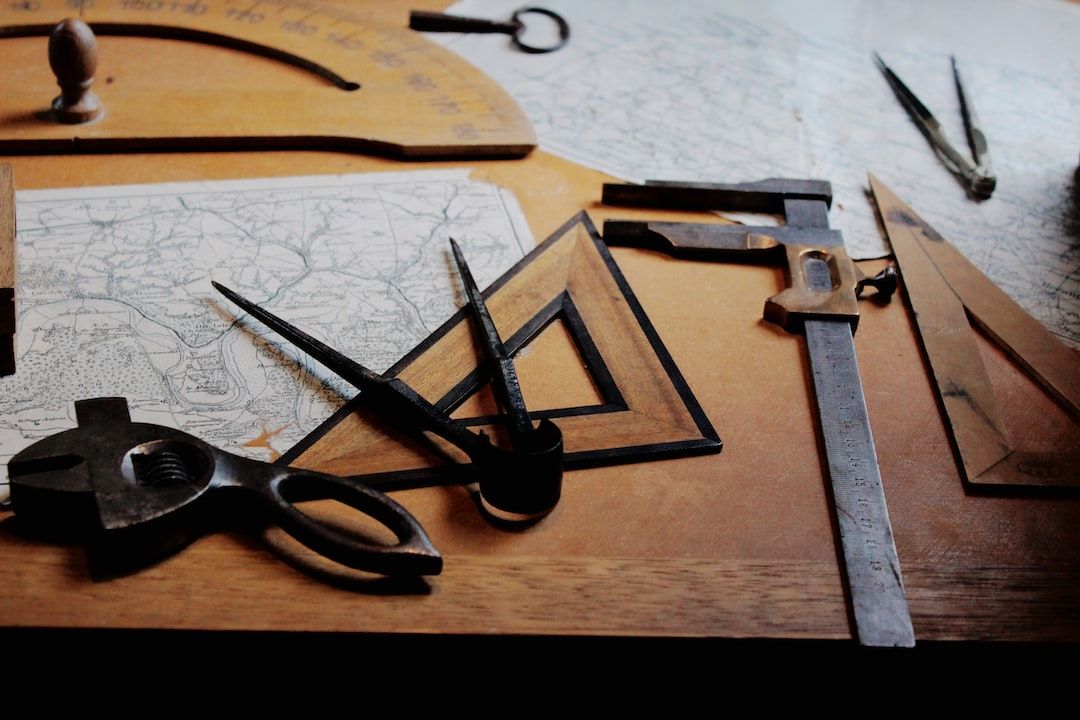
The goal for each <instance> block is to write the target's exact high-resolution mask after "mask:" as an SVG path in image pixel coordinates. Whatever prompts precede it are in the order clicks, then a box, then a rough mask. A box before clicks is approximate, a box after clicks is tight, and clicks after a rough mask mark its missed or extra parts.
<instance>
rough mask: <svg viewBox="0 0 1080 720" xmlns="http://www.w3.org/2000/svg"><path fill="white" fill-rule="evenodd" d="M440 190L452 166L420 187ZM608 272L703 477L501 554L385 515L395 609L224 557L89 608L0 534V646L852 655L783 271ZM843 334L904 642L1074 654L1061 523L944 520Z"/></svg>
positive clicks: (541, 529)
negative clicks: (736, 647)
mask: <svg viewBox="0 0 1080 720" xmlns="http://www.w3.org/2000/svg"><path fill="white" fill-rule="evenodd" d="M416 5H417V6H422V4H421V3H417V4H416ZM406 9H407V8H405V7H404V6H401V7H400V8H398V9H396V10H395V12H400V14H401V15H402V17H403V16H404V14H405V10H406ZM149 49H150V48H148V47H147V46H146V45H143V44H142V43H137V42H135V41H132V44H131V45H130V46H128V47H126V48H125V52H130V53H137V52H146V51H148V50H149ZM249 72H252V73H254V72H255V68H254V67H252V68H249ZM267 72H269V73H273V72H276V70H274V69H268V70H267ZM11 162H12V164H13V165H14V167H15V170H16V175H17V178H18V183H19V187H20V188H35V187H64V186H71V185H85V184H116V183H130V182H159V181H186V180H201V179H208V180H209V179H223V178H231V177H238V176H250V177H258V176H282V175H295V174H323V173H336V172H362V171H378V170H403V169H410V168H416V167H421V166H417V165H415V164H405V163H400V162H396V161H393V160H388V159H378V158H364V157H357V156H354V155H349V154H343V153H312V152H294V153H283V152H260V153H176V154H170V155H166V156H160V155H157V156H155V155H128V156H115V155H100V156H94V157H90V156H68V157H18V158H13V159H11ZM447 166H457V167H460V166H461V165H460V164H452V163H445V162H439V163H431V164H425V165H423V166H422V167H425V168H427V167H447ZM468 166H469V167H473V168H475V169H474V171H473V177H475V178H478V179H483V180H488V181H491V182H496V183H499V184H500V185H503V186H505V187H508V188H510V189H511V190H512V191H513V192H514V193H515V194H516V195H517V197H518V199H519V201H520V202H521V204H522V207H523V209H524V211H525V214H526V216H527V218H528V219H529V222H530V225H531V228H532V230H533V234H534V235H535V236H536V237H538V238H543V237H546V236H547V235H549V234H550V233H552V232H553V231H554V230H556V229H557V228H558V227H559V226H560V225H561V224H562V223H563V222H564V221H565V219H566V218H567V217H570V216H571V215H573V214H574V213H576V212H578V211H580V210H582V209H586V210H587V211H588V212H589V214H590V216H591V217H592V218H593V220H594V222H596V223H597V224H598V225H599V224H600V223H602V221H603V220H604V219H607V218H613V217H621V218H631V219H642V220H644V219H653V218H658V219H665V218H666V219H672V220H689V221H706V220H708V219H709V216H708V215H704V214H693V213H674V212H671V213H658V212H647V211H639V210H633V209H626V208H610V209H609V208H605V207H603V206H601V205H600V204H599V199H600V188H601V184H602V183H603V182H605V181H608V182H610V181H614V180H615V178H611V177H609V176H606V175H604V174H602V173H598V172H594V171H591V170H587V169H584V168H581V167H579V166H576V165H574V164H572V163H569V162H566V161H563V160H560V159H558V158H555V157H552V156H550V155H547V154H545V153H542V152H538V153H534V154H533V155H531V156H530V157H528V158H527V159H524V160H516V161H509V162H506V161H502V162H497V161H482V162H473V163H468ZM841 201H842V202H861V201H862V199H861V198H847V199H846V200H845V199H841ZM714 220H715V218H714ZM612 254H613V256H614V257H615V259H616V261H617V262H618V263H619V266H620V268H621V270H622V272H623V274H624V275H625V277H626V279H627V281H628V283H629V285H630V286H631V287H632V288H633V290H634V294H635V296H636V297H637V299H638V300H639V301H640V302H641V305H642V307H643V308H644V310H645V311H646V313H647V314H648V316H649V318H650V319H651V321H652V323H653V325H654V326H655V328H656V330H657V333H658V334H659V336H660V338H661V339H662V340H663V342H664V345H665V346H666V347H667V349H668V350H669V351H670V353H671V355H672V357H673V359H674V360H675V362H676V363H677V365H678V367H679V368H680V370H681V372H682V374H683V376H684V378H685V380H686V382H687V385H688V386H689V387H690V388H691V389H692V390H693V392H694V394H695V396H696V397H697V399H698V400H699V402H700V403H701V406H702V409H703V411H704V413H705V416H706V417H707V418H708V419H709V421H710V422H711V423H712V424H713V425H714V426H715V427H716V428H717V429H718V431H719V432H720V433H721V435H722V436H723V438H724V451H723V452H722V453H720V454H717V455H710V456H701V457H692V458H681V459H674V460H665V461H662V462H656V463H645V464H635V465H627V466H620V467H609V468H594V469H589V470H577V471H572V472H570V473H568V474H567V478H566V482H565V493H564V497H563V499H562V501H561V502H560V504H559V506H558V507H557V508H556V510H555V512H554V513H553V514H552V515H551V516H550V517H548V518H546V519H545V520H544V521H543V522H541V523H539V524H538V525H536V526H534V527H532V528H530V529H529V530H528V531H527V532H523V533H506V532H502V531H499V530H496V529H494V528H492V527H491V526H489V525H488V524H486V523H485V521H484V520H483V519H482V518H481V516H480V515H479V514H478V513H477V511H476V508H475V506H474V505H473V502H472V500H471V498H470V496H469V493H468V491H467V490H466V489H465V488H462V487H446V488H424V489H416V490H408V491H403V492H397V493H395V494H394V496H395V498H396V499H397V500H399V501H400V502H402V503H404V504H405V505H406V506H407V507H408V508H409V509H410V510H411V511H412V512H414V513H415V514H416V515H417V517H418V518H419V519H420V520H421V521H422V522H423V523H424V525H425V527H427V528H428V530H429V532H430V533H431V536H432V539H433V541H434V542H435V544H436V545H437V546H438V547H439V549H440V550H441V551H442V552H443V555H444V557H445V559H446V570H445V572H444V574H443V575H441V576H439V577H437V578H434V579H432V580H431V581H430V583H429V584H427V585H426V586H420V587H409V588H396V589H397V590H399V591H400V592H399V593H398V594H387V591H388V590H391V589H395V588H386V587H385V585H380V584H378V583H372V582H371V581H370V580H368V579H355V578H343V577H340V576H339V577H338V578H337V579H336V584H334V585H329V584H326V583H323V582H321V581H319V580H317V579H314V578H312V577H309V576H308V575H305V574H303V573H300V572H297V571H295V570H294V569H292V568H291V567H289V566H287V565H285V564H283V563H281V562H280V561H279V560H278V559H277V557H275V556H274V555H273V554H272V552H271V551H270V549H269V548H268V547H267V546H264V545H262V544H260V543H258V542H255V541H253V540H251V539H249V538H247V537H245V536H241V535H232V534H226V535H216V536H213V537H208V538H206V539H204V540H201V541H199V542H197V543H195V544H194V545H192V546H191V547H189V548H187V549H186V550H185V551H184V552H182V553H180V554H179V555H177V556H175V557H173V558H171V559H169V560H168V561H166V562H164V563H163V564H161V565H159V566H156V567H154V568H151V569H149V570H147V571H145V572H142V573H139V574H137V575H132V576H129V577H125V578H120V579H117V580H113V581H109V582H93V581H92V580H90V578H89V574H88V568H87V565H86V559H85V556H84V554H83V553H82V551H81V550H80V549H78V548H75V547H64V546H55V545H48V544H44V543H39V542H36V541H34V540H32V539H28V538H24V537H21V536H19V535H18V534H16V533H15V529H14V524H13V523H12V522H11V518H10V517H9V516H4V515H3V514H0V585H2V586H3V587H4V588H5V591H4V601H3V603H0V626H8V627H11V626H20V627H26V626H60V627H162V628H188V629H194V628H218V629H258V630H328V631H364V632H414V633H479V634H504V633H505V634H514V633H519V634H520V633H525V634H532V633H551V634H561V635H587V634H604V635H674V636H689V635H708V636H729V637H798V638H810V637H814V638H847V637H850V630H849V626H848V620H847V613H846V608H845V605H844V593H843V587H842V584H841V574H840V572H839V569H838V566H837V554H836V549H835V534H834V531H833V528H832V524H831V522H830V519H829V518H830V510H829V504H828V502H827V497H826V489H825V488H826V483H825V479H824V475H823V472H822V467H821V465H820V463H819V462H818V460H817V458H818V457H819V455H818V439H817V437H816V435H815V431H814V416H813V413H812V410H811V407H812V404H811V403H812V398H811V394H810V386H809V382H810V381H809V377H808V376H807V373H806V369H805V368H806V363H805V358H804V357H803V348H802V343H801V340H800V339H798V338H797V337H794V336H791V335H788V334H786V333H784V332H782V331H780V330H779V329H777V328H776V327H774V326H772V325H770V324H768V323H766V322H765V321H764V320H762V318H761V307H762V303H763V301H764V299H765V298H766V297H770V296H772V295H775V294H776V293H777V292H778V291H779V290H780V289H781V288H782V285H783V278H782V277H781V273H780V271H779V270H778V269H773V268H763V267H751V266H737V265H723V264H716V263H695V262H687V261H681V260H675V259H673V258H669V257H665V256H662V255H659V254H655V253H651V252H648V251H642V250H633V249H623V248H616V249H614V250H613V251H612ZM880 267H881V263H864V264H862V269H863V270H864V272H866V273H867V274H872V273H873V272H876V271H877V270H878V269H880ZM862 313H863V317H862V320H861V322H860V324H859V331H858V334H857V335H856V338H855V342H856V349H857V353H858V357H859V365H860V368H861V369H862V376H863V382H864V386H865V390H866V399H867V404H868V408H869V413H870V418H871V423H872V425H873V431H874V437H875V440H876V442H877V448H878V454H879V459H880V464H881V471H882V477H883V480H884V484H885V491H886V494H887V496H888V501H889V510H890V515H891V518H892V522H893V529H894V532H895V535H896V543H897V549H898V552H899V555H900V560H901V564H902V566H903V572H904V580H905V585H906V588H907V592H908V596H909V601H910V605H911V611H912V616H913V622H914V626H915V631H916V636H917V638H918V639H919V640H930V639H947V638H970V639H996V640H1044V641H1055V642H1059V641H1066V640H1072V641H1080V502H1078V501H1076V500H1071V499H1068V500H1054V499H1050V498H1041V497H1035V498H1010V497H991V496H974V495H968V494H966V493H965V491H964V489H963V484H962V483H961V481H960V473H959V470H958V468H957V465H956V462H955V460H954V458H953V454H952V452H951V448H950V444H949V437H948V434H947V431H946V428H945V426H944V424H943V423H942V421H941V419H940V415H939V413H938V408H937V405H936V401H935V398H934V394H933V391H932V388H931V385H930V382H929V380H928V377H927V374H926V368H925V366H924V364H923V361H922V358H921V355H920V351H919V346H918V344H917V341H916V337H915V335H914V331H913V328H912V326H911V324H910V322H909V319H908V316H907V312H906V310H905V308H904V306H903V303H902V302H898V301H896V300H894V301H893V303H892V304H891V305H888V306H885V307H878V306H876V305H874V304H872V303H863V305H862ZM552 345H553V346H554V347H553V349H552V351H551V352H552V354H551V355H550V356H549V355H548V354H547V350H545V349H544V348H540V347H538V348H536V350H535V351H534V352H531V353H529V354H527V355H526V356H525V357H523V358H522V359H521V362H520V364H519V370H520V372H521V374H522V382H523V384H525V385H526V386H528V387H531V388H533V391H534V395H535V397H537V398H539V399H541V400H542V399H544V398H553V399H555V400H557V401H558V402H562V401H563V399H565V398H564V396H563V395H562V394H561V393H564V392H565V388H563V387H562V386H563V385H566V384H568V383H567V382H565V381H564V380H563V378H562V377H561V375H560V373H559V372H558V370H557V368H559V367H562V365H561V363H562V362H563V360H564V359H565V358H564V357H563V356H562V355H561V354H560V351H559V347H558V345H559V343H552ZM978 348H979V352H980V354H981V355H982V356H983V359H984V362H985V363H986V365H987V368H988V373H989V375H990V378H991V381H992V383H993V384H994V387H995V392H997V393H999V394H1000V396H1001V406H1002V408H1003V412H1004V415H1005V418H1004V421H1005V423H1006V424H1007V425H1009V427H1010V429H1011V431H1012V433H1013V436H1014V439H1015V440H1016V441H1018V442H1022V441H1024V438H1025V437H1031V438H1037V437H1039V436H1045V435H1047V433H1052V432H1053V429H1054V427H1055V423H1058V422H1060V419H1061V415H1060V412H1061V411H1060V410H1059V409H1058V408H1057V406H1056V405H1055V404H1054V403H1053V402H1052V401H1050V400H1048V399H1047V398H1046V397H1045V396H1044V395H1043V394H1042V393H1041V392H1040V391H1039V389H1038V388H1037V387H1036V386H1035V385H1034V384H1033V383H1031V382H1030V381H1026V380H1025V379H1024V378H1023V376H1021V375H1019V374H1018V373H1017V372H1016V371H1015V369H1014V368H1013V367H1012V366H1011V364H1010V363H1009V361H1008V359H1007V358H1006V357H1005V356H1004V355H1002V354H1001V353H1000V352H999V351H997V350H995V349H994V348H993V347H991V346H990V345H988V344H987V343H985V342H983V341H981V340H980V341H979V342H978ZM574 383H575V387H576V383H577V381H576V380H575V381H574ZM527 391H528V390H527ZM575 392H577V391H576V390H575ZM583 392H584V390H583ZM560 398H563V399H560ZM373 462H374V460H373ZM274 542H275V543H276V542H277V541H276V540H275V541H274ZM312 560H313V559H312ZM312 608H318V612H312Z"/></svg>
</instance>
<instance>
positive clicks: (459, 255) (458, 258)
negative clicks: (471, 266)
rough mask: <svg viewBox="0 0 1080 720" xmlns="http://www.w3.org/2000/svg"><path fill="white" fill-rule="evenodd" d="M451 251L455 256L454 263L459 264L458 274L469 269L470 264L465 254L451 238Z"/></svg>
mask: <svg viewBox="0 0 1080 720" xmlns="http://www.w3.org/2000/svg"><path fill="white" fill-rule="evenodd" d="M450 251H451V252H453V254H454V262H456V263H457V266H458V272H459V273H461V272H464V271H465V270H466V269H468V264H467V263H466V262H465V254H464V253H463V252H461V246H460V245H458V244H457V240H455V239H454V238H450Z"/></svg>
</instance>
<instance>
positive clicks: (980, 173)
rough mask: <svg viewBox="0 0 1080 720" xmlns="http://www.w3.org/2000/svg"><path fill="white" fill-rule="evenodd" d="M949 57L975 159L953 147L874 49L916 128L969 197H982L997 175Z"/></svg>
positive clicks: (984, 137) (877, 61)
mask: <svg viewBox="0 0 1080 720" xmlns="http://www.w3.org/2000/svg"><path fill="white" fill-rule="evenodd" d="M951 60H952V71H953V82H954V83H956V93H957V95H959V96H960V114H961V116H962V117H963V120H964V134H965V135H966V136H967V141H968V147H970V148H971V155H972V157H973V158H974V160H975V161H974V163H972V162H971V161H970V160H968V159H967V158H966V157H964V156H963V155H962V154H961V153H960V151H959V150H957V149H956V148H955V147H953V145H952V143H950V142H949V140H948V138H946V137H945V133H944V132H943V131H942V129H941V124H940V123H938V121H937V118H935V117H934V115H933V114H932V113H931V112H930V109H929V108H927V107H926V106H925V105H923V104H922V101H920V100H919V98H918V97H916V96H915V93H913V92H911V90H910V88H908V86H907V85H905V84H904V81H903V80H901V79H900V77H899V76H898V75H897V74H896V73H895V72H893V71H892V69H890V68H889V66H888V65H886V64H885V61H884V60H882V59H881V56H880V55H878V54H877V53H874V62H875V64H877V66H878V69H879V70H881V73H882V74H883V75H884V76H885V79H886V80H887V81H888V83H889V87H891V88H892V91H893V93H895V94H896V98H897V99H898V100H899V101H900V104H901V105H903V106H904V110H906V111H907V114H908V115H910V116H911V120H912V122H914V123H915V126H916V127H917V128H919V132H921V133H922V134H923V136H924V137H925V138H926V139H927V141H928V142H929V143H930V147H932V148H933V149H934V152H935V153H936V154H937V156H938V157H939V158H941V162H943V163H944V164H945V167H947V168H948V169H949V172H951V173H952V174H953V175H955V176H956V178H957V179H958V180H960V181H961V182H962V183H963V184H964V187H965V188H966V189H967V191H968V193H969V194H970V195H971V196H972V197H974V198H978V199H983V200H985V199H986V198H988V197H990V195H992V194H993V192H994V188H995V187H997V177H996V176H995V175H994V173H993V171H992V170H991V167H990V150H989V147H988V146H987V143H986V136H985V135H984V134H983V131H982V129H981V128H980V127H979V120H978V117H977V116H976V115H975V106H974V105H973V104H972V102H971V97H970V95H969V94H968V92H967V91H966V90H965V89H964V81H963V80H962V79H961V78H960V68H958V67H957V65H956V58H955V57H953V58H951Z"/></svg>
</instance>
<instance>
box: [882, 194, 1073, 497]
mask: <svg viewBox="0 0 1080 720" xmlns="http://www.w3.org/2000/svg"><path fill="white" fill-rule="evenodd" d="M870 188H871V190H872V191H873V194H874V201H875V203H876V204H877V209H878V213H879V215H880V217H881V220H882V223H883V225H884V226H885V231H886V233H887V235H888V238H889V243H890V244H891V245H892V249H893V254H894V255H895V256H896V261H897V263H898V264H899V265H900V272H901V275H902V276H903V280H904V289H905V292H906V295H907V298H908V302H909V303H910V304H911V307H912V309H913V310H914V313H913V316H914V320H915V325H916V327H917V329H918V333H919V336H920V339H921V342H922V346H923V349H924V351H925V353H926V357H927V360H928V361H929V365H930V373H931V376H932V379H933V382H934V386H935V389H936V392H937V394H938V397H939V398H940V400H941V407H942V410H943V411H944V414H945V420H946V423H947V424H948V427H949V432H950V434H951V436H952V440H953V444H954V446H955V448H956V450H957V453H958V454H959V456H960V460H961V463H962V465H963V472H964V477H965V480H966V481H967V482H968V483H969V484H971V485H978V486H983V487H991V486H999V487H1000V486H1010V487H1020V486H1026V487H1029V488H1030V487H1072V488H1077V487H1080V450H1078V448H1077V445H1076V444H1075V443H1074V444H1072V445H1071V446H1069V445H1065V446H1063V447H1057V448H1054V449H1053V450H1045V449H1040V450H1028V449H1026V448H1023V447H1020V446H1018V445H1017V444H1016V443H1014V442H1013V440H1012V439H1011V438H1010V436H1009V433H1008V430H1007V429H1006V427H1005V423H1004V420H1003V418H1002V413H1001V409H1000V408H999V405H998V402H997V399H996V397H995V395H994V389H993V387H992V385H991V383H990V377H989V375H988V374H987V370H986V366H985V365H984V364H983V360H982V356H981V354H980V352H979V348H978V346H977V344H976V340H975V335H974V332H973V331H972V327H971V323H974V324H975V325H976V326H977V327H978V328H979V329H981V330H982V331H983V332H984V334H985V335H986V336H987V337H988V338H989V339H990V340H991V341H992V342H994V343H995V344H997V345H998V346H1000V347H1001V348H1002V349H1003V350H1004V351H1005V352H1006V353H1007V354H1008V355H1009V356H1010V358H1011V359H1012V360H1013V361H1014V362H1016V363H1017V364H1018V365H1019V366H1020V367H1021V368H1023V369H1024V370H1025V371H1026V372H1027V373H1028V375H1030V376H1031V377H1032V378H1033V379H1034V380H1035V381H1036V382H1038V383H1039V384H1040V385H1042V387H1043V389H1044V390H1045V391H1046V392H1047V393H1049V394H1050V395H1051V396H1052V397H1053V398H1054V399H1055V400H1056V401H1057V402H1058V404H1059V405H1061V407H1063V408H1064V409H1065V410H1066V411H1067V412H1068V413H1069V414H1070V415H1071V416H1072V421H1073V426H1074V428H1076V427H1077V420H1078V419H1080V360H1078V359H1077V358H1078V356H1077V353H1076V351H1074V350H1073V349H1072V348H1069V347H1066V346H1065V345H1064V344H1063V343H1062V342H1061V341H1060V340H1058V338H1057V337H1055V336H1054V334H1053V333H1051V332H1050V331H1049V330H1047V329H1046V328H1045V327H1044V326H1043V325H1042V323H1040V322H1039V321H1038V320H1036V319H1035V318H1033V317H1031V316H1030V315H1028V314H1027V313H1026V312H1025V311H1024V310H1023V308H1021V307H1020V306H1019V305H1017V304H1016V301H1015V300H1013V299H1012V298H1010V297H1009V296H1008V295H1007V294H1006V293H1005V292H1004V291H1002V290H1001V289H1000V288H999V287H997V285H995V284H994V283H993V282H992V281H991V280H990V279H989V278H987V277H986V276H985V275H983V273H982V272H981V271H980V270H979V269H978V268H976V267H975V266H974V265H972V264H971V263H970V262H969V261H968V260H967V258H965V257H964V256H963V255H962V254H961V253H960V252H959V251H958V250H957V249H956V248H955V247H953V246H952V245H951V244H950V243H949V242H948V241H947V240H946V239H945V238H944V237H942V236H941V235H940V234H939V233H938V232H937V231H935V230H934V228H932V227H930V225H929V224H928V223H927V222H926V221H925V220H923V219H922V218H921V217H919V216H918V214H916V213H915V211H914V210H912V209H911V208H910V207H909V206H908V205H907V204H905V203H904V202H903V201H902V200H901V199H900V198H899V197H897V195H896V194H895V193H894V192H892V191H891V190H890V189H889V188H887V187H886V186H885V185H884V184H882V182H881V181H880V180H878V179H877V178H876V177H874V176H873V175H871V176H870ZM969 318H970V322H969Z"/></svg>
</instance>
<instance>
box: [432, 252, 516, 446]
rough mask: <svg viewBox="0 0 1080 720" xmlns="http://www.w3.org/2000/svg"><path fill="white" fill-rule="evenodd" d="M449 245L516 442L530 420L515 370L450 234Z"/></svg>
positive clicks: (474, 281) (495, 387) (512, 439)
mask: <svg viewBox="0 0 1080 720" xmlns="http://www.w3.org/2000/svg"><path fill="white" fill-rule="evenodd" d="M450 249H451V250H452V251H453V254H454V262H455V263H457V269H458V274H459V275H460V276H461V283H462V285H464V287H465V294H466V296H467V297H468V299H469V303H468V307H469V311H470V313H471V314H472V317H473V320H475V322H476V327H477V330H479V332H480V340H481V343H480V344H481V346H482V347H483V350H484V356H485V357H486V358H487V361H488V362H489V363H490V365H491V369H492V387H493V388H494V390H495V396H496V399H497V400H498V401H499V404H500V405H501V406H502V409H503V412H505V413H506V419H507V424H508V426H509V429H510V435H511V442H513V443H514V444H515V445H516V444H517V439H518V438H520V437H521V436H522V435H524V434H525V433H528V432H530V431H532V429H533V425H532V421H531V420H530V419H529V411H528V409H527V408H526V407H525V398H524V397H523V395H522V393H521V383H520V382H519V381H518V376H517V370H516V369H515V368H514V360H513V358H512V357H510V355H509V353H507V352H506V346H505V345H503V341H502V338H500V337H499V331H498V329H497V328H496V327H495V322H494V320H492V319H491V312H490V311H489V310H488V307H487V303H485V302H484V296H483V295H482V294H481V293H480V288H479V287H478V286H477V284H476V280H475V279H473V274H472V271H470V270H469V264H468V263H467V262H466V261H465V255H464V254H463V253H462V252H461V247H460V246H459V245H458V244H457V241H455V240H454V239H453V238H450Z"/></svg>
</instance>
